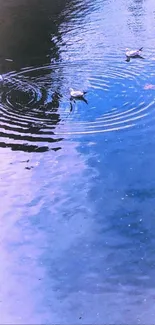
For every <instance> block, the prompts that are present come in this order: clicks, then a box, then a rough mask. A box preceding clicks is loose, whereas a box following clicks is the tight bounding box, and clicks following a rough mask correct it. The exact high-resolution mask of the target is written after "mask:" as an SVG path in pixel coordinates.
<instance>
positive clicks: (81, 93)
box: [69, 88, 86, 98]
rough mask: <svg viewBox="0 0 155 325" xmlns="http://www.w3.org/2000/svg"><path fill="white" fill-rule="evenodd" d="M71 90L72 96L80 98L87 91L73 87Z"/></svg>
mask: <svg viewBox="0 0 155 325" xmlns="http://www.w3.org/2000/svg"><path fill="white" fill-rule="evenodd" d="M69 90H70V96H71V97H72V98H80V97H83V96H84V95H85V94H86V91H81V90H74V89H73V88H70V89H69Z"/></svg>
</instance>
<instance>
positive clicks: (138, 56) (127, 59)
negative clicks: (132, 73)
mask: <svg viewBox="0 0 155 325" xmlns="http://www.w3.org/2000/svg"><path fill="white" fill-rule="evenodd" d="M134 59H143V60H144V59H145V58H144V57H143V56H141V55H136V56H134V57H132V58H131V57H127V58H126V59H125V61H126V62H130V61H131V60H134Z"/></svg>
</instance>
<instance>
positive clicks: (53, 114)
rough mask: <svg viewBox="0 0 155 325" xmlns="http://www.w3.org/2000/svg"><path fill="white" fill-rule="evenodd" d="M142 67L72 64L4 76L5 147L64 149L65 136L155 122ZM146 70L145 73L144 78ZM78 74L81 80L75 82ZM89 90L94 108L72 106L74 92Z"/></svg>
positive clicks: (0, 107) (1, 125) (1, 126)
mask: <svg viewBox="0 0 155 325" xmlns="http://www.w3.org/2000/svg"><path fill="white" fill-rule="evenodd" d="M142 67H143V66H141V63H140V64H139V66H138V65H136V64H135V65H134V66H133V67H132V70H131V68H130V66H129V65H126V67H125V69H124V63H123V64H121V63H118V62H117V65H115V67H114V66H112V65H111V66H108V65H105V64H104V65H103V64H102V62H97V63H96V66H95V67H94V63H93V62H91V61H89V62H84V61H83V62H82V63H81V62H72V63H71V64H69V63H68V64H58V65H56V64H55V65H52V67H51V66H43V67H38V68H33V67H32V68H28V69H23V70H21V71H20V72H11V73H9V74H6V75H4V76H3V79H4V80H3V82H2V83H1V93H0V96H1V104H0V146H1V147H10V148H11V149H12V150H23V151H28V152H32V151H36V152H37V151H39V152H44V151H47V150H49V149H53V150H59V149H60V148H61V144H62V140H63V139H64V137H65V135H72V136H76V135H77V134H78V135H80V134H93V133H103V132H112V131H119V130H123V129H129V128H131V127H135V126H138V127H139V126H141V125H147V124H148V125H149V123H152V122H153V121H154V96H153V93H152V91H151V92H147V96H146V90H145V87H144V85H145V84H146V80H145V76H146V73H145V69H142ZM140 71H143V72H141V73H140ZM75 75H76V78H75ZM73 85H74V87H75V88H85V89H86V90H87V91H88V93H87V95H86V98H87V101H88V105H87V104H86V103H85V102H83V101H76V102H72V101H70V96H69V87H70V86H73Z"/></svg>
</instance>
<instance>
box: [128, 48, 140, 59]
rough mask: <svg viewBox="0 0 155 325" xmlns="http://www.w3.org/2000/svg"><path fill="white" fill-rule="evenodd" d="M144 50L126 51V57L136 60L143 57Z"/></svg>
mask: <svg viewBox="0 0 155 325" xmlns="http://www.w3.org/2000/svg"><path fill="white" fill-rule="evenodd" d="M142 50H143V48H142V47H141V48H140V49H139V50H129V49H126V56H127V57H128V58H135V57H138V56H141V53H142Z"/></svg>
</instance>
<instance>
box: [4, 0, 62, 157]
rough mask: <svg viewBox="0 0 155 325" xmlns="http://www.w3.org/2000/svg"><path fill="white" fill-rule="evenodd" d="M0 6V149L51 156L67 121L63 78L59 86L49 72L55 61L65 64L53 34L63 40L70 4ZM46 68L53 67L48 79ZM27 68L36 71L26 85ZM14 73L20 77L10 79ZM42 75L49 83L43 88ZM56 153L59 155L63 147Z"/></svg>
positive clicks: (32, 3)
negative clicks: (57, 129) (62, 113)
mask: <svg viewBox="0 0 155 325" xmlns="http://www.w3.org/2000/svg"><path fill="white" fill-rule="evenodd" d="M0 5H1V12H0V17H1V20H2V22H3V25H2V26H3V28H1V31H0V43H1V51H0V69H1V73H5V79H4V82H1V89H0V91H1V117H0V123H1V130H2V131H1V132H0V137H1V140H0V147H9V148H11V149H12V150H22V151H26V152H33V151H34V152H45V151H47V150H49V149H50V147H49V144H51V143H58V142H60V141H62V139H63V138H62V137H56V136H55V134H54V129H55V127H56V125H58V124H59V123H60V122H61V117H60V113H59V106H60V101H61V98H62V96H61V85H62V82H63V78H62V76H60V79H59V80H57V84H56V82H55V80H54V79H55V75H54V74H53V75H52V69H51V73H49V67H50V65H51V60H54V61H59V60H60V55H59V52H60V49H59V45H58V43H57V42H55V41H52V35H55V36H57V38H58V39H60V38H61V35H59V31H58V28H59V24H60V19H59V17H60V14H61V12H62V10H63V9H64V7H65V5H66V1H58V2H57V3H56V2H54V1H52V2H51V1H49V0H46V1H45V2H44V3H42V2H38V1H36V0H33V1H31V5H30V3H29V1H26V0H22V1H18V0H17V1H15V2H14V3H12V4H11V3H10V4H9V3H8V5H7V4H6V3H4V1H1V2H0ZM3 17H5V20H4V19H3ZM63 19H65V17H63ZM61 21H62V18H61ZM4 35H5V37H4ZM6 59H7V60H6ZM8 59H9V60H8ZM45 65H48V76H47V78H46V71H45V69H43V70H42V67H44V66H45ZM24 66H31V67H33V69H34V72H33V76H32V78H33V81H32V79H31V76H30V74H29V71H27V77H26V78H27V80H24V79H25V74H24V72H23V75H21V76H20V77H19V75H18V71H20V69H21V68H23V67H24ZM38 66H40V67H41V68H40V70H38V69H36V70H35V67H37V68H38ZM60 70H61V69H60ZM9 71H17V72H16V73H15V74H14V77H12V76H11V75H8V72H9ZM40 71H41V72H40ZM42 71H43V72H44V73H45V75H44V79H45V80H44V81H43V82H42V83H41V86H40V85H39V83H40V80H41V78H42V77H43V76H42V75H41V73H42ZM60 74H61V72H60ZM19 79H20V80H19ZM30 79H31V80H30ZM54 84H55V86H54ZM2 139H3V141H2ZM10 140H11V142H10ZM12 140H13V142H12ZM41 142H44V145H41ZM33 143H34V144H33ZM52 149H53V150H59V149H61V145H57V146H54V147H53V148H52Z"/></svg>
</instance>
